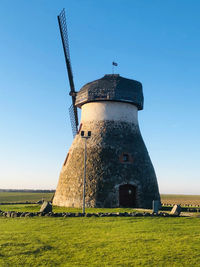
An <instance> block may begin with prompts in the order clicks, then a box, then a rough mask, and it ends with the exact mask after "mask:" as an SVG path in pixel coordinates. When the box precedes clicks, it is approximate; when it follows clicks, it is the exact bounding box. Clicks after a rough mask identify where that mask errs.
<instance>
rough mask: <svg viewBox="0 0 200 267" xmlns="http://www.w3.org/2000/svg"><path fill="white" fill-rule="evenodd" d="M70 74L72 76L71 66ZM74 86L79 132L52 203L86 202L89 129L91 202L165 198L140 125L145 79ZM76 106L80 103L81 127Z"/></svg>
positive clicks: (132, 203) (134, 203) (143, 203)
mask: <svg viewBox="0 0 200 267" xmlns="http://www.w3.org/2000/svg"><path fill="white" fill-rule="evenodd" d="M58 19H59V25H60V29H61V36H62V40H63V31H64V30H65V32H66V28H65V27H64V26H65V25H66V23H65V16H64V13H63V11H62V12H61V14H60V15H59V17H58ZM62 20H64V23H63V21H62ZM65 41H67V42H66V44H67V46H66V44H65V43H64V41H63V47H64V51H65V49H66V47H67V50H68V53H66V52H65V57H66V61H69V62H68V63H67V66H68V65H69V67H70V60H69V56H67V54H68V55H69V49H68V40H65ZM68 74H69V80H70V79H71V78H72V73H71V74H70V71H69V70H68ZM70 75H71V76H70ZM71 84H73V78H72V82H70V85H71ZM71 88H72V90H71V95H72V103H73V105H72V111H73V112H72V113H71V114H72V115H73V117H74V119H73V117H72V119H71V121H72V122H73V121H74V123H73V130H74V135H75V138H74V140H73V143H72V145H71V147H70V149H69V152H68V154H67V157H66V159H65V161H64V164H63V166H62V170H61V173H60V178H59V182H58V186H57V189H56V192H55V196H54V199H53V204H54V205H58V206H67V207H82V201H83V176H84V148H85V147H84V145H85V140H84V138H82V137H83V135H84V134H85V133H86V134H88V132H89V133H91V137H90V138H88V139H87V169H86V170H87V172H86V183H85V184H86V187H85V203H86V206H87V207H119V206H123V207H143V208H151V207H152V201H153V200H158V201H160V195H159V190H158V184H157V179H156V175H155V171H154V168H153V165H152V163H151V160H150V157H149V154H148V152H147V149H146V147H145V144H144V141H143V139H142V136H141V133H140V130H139V125H138V110H142V109H143V92H142V84H141V83H140V82H138V81H135V80H131V79H126V78H124V77H121V76H120V75H118V74H109V75H105V76H104V77H102V78H101V79H98V80H95V81H93V82H90V83H88V84H86V85H84V86H83V87H82V88H81V89H80V91H79V92H77V93H75V90H74V89H73V88H74V87H71ZM77 107H78V108H81V121H80V125H79V130H77V129H78V116H77ZM89 135H90V134H89Z"/></svg>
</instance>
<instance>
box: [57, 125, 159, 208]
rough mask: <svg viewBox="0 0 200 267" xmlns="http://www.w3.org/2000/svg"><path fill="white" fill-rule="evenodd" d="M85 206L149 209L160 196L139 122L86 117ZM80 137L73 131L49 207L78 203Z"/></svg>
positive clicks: (80, 196)
mask: <svg viewBox="0 0 200 267" xmlns="http://www.w3.org/2000/svg"><path fill="white" fill-rule="evenodd" d="M81 130H83V131H91V132H92V136H91V138H90V139H88V140H87V165H86V198H85V202H86V207H109V208H112V207H140V208H152V202H153V200H160V195H159V190H158V184H157V179H156V175H155V171H154V168H153V165H152V163H151V160H150V157H149V155H148V152H147V149H146V147H145V144H144V142H143V139H142V136H141V134H140V131H139V127H138V125H136V124H134V123H129V122H122V121H111V120H109V121H108V120H107V121H90V122H89V121H88V122H84V123H83V125H82V129H81ZM84 141H85V140H83V138H81V136H80V134H77V135H76V137H75V139H74V141H73V143H72V146H71V148H70V150H69V153H68V155H67V157H66V159H65V162H64V164H63V167H62V170H61V173H60V178H59V182H58V186H57V189H56V192H55V196H54V199H53V205H57V206H66V207H79V208H80V207H82V203H83V193H82V192H83V176H84Z"/></svg>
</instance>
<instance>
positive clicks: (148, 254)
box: [0, 192, 200, 267]
mask: <svg viewBox="0 0 200 267" xmlns="http://www.w3.org/2000/svg"><path fill="white" fill-rule="evenodd" d="M174 196H177V195H168V198H165V201H166V199H171V200H174V199H175V198H176V197H174ZM51 197H52V193H18V194H16V192H15V193H14V192H13V193H11V194H8V193H6V192H5V193H4V192H3V193H2V192H1V193H0V202H16V201H38V200H40V199H42V198H44V199H50V198H51ZM198 197H199V196H195V197H194V198H193V200H198ZM182 198H183V196H182ZM176 199H178V200H179V201H180V195H178V197H177V198H176ZM183 199H184V198H183ZM40 207H41V205H37V204H12V205H0V210H3V211H8V210H10V211H11V210H13V211H29V212H37V211H39V209H40ZM53 211H54V212H80V211H81V209H75V208H64V207H53ZM125 211H126V212H133V211H134V210H133V209H128V208H127V209H122V208H116V209H86V212H91V213H92V212H125ZM0 237H1V238H0V266H2V267H4V266H5V267H7V266H16V267H17V266H20V267H21V266H70V267H73V266H127V267H128V266H145V267H146V266H170V267H171V266H199V262H200V253H199V247H200V219H199V218H192V217H190V218H189V217H188V218H186V217H179V218H169V217H166V218H163V217H117V218H116V217H115V218H110V217H104V218H102V217H101V218H95V217H91V218H87V217H85V218H82V217H79V218H55V217H34V218H5V217H0Z"/></svg>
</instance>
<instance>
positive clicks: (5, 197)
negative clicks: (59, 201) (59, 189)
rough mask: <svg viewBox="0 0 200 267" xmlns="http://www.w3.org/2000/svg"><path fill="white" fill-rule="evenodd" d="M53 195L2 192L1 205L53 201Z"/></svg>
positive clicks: (0, 194)
mask: <svg viewBox="0 0 200 267" xmlns="http://www.w3.org/2000/svg"><path fill="white" fill-rule="evenodd" d="M52 196H53V193H30V192H0V203H6V202H26V201H29V202H37V201H38V200H41V199H44V200H51V198H52Z"/></svg>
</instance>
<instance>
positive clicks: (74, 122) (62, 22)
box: [58, 9, 78, 136]
mask: <svg viewBox="0 0 200 267" xmlns="http://www.w3.org/2000/svg"><path fill="white" fill-rule="evenodd" d="M58 24H59V28H60V34H61V39H62V44H63V50H64V55H65V62H66V67H67V73H68V78H69V85H70V93H69V94H70V96H71V97H72V106H71V107H70V108H69V114H70V121H71V127H72V133H73V136H75V135H76V134H77V132H78V112H77V107H76V106H75V101H76V92H75V86H74V80H73V73H72V67H71V60H70V53H69V41H68V33H67V23H66V17H65V10H64V9H63V10H62V11H61V13H60V14H59V16H58Z"/></svg>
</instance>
